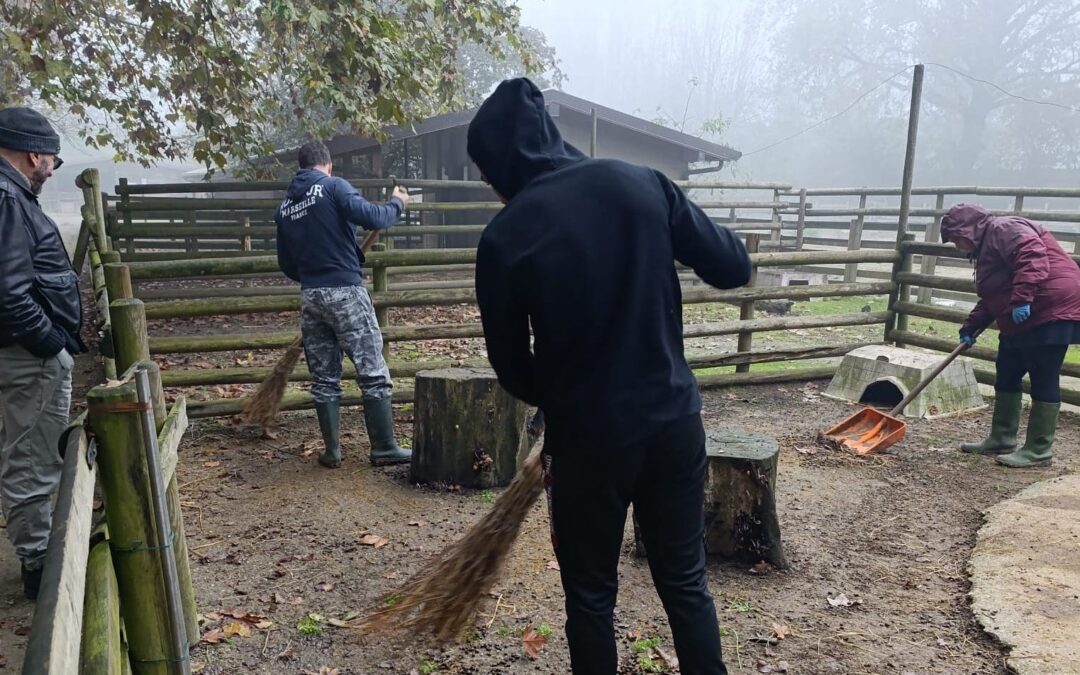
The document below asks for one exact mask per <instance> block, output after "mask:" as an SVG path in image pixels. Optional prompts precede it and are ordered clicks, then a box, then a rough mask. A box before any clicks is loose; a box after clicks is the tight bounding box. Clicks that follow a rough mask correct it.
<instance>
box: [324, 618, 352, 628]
mask: <svg viewBox="0 0 1080 675" xmlns="http://www.w3.org/2000/svg"><path fill="white" fill-rule="evenodd" d="M326 623H327V624H329V625H331V626H334V627H335V628H348V627H349V622H348V621H345V620H344V619H327V620H326Z"/></svg>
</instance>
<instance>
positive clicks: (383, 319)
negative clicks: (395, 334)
mask: <svg viewBox="0 0 1080 675" xmlns="http://www.w3.org/2000/svg"><path fill="white" fill-rule="evenodd" d="M371 250H373V251H383V250H386V245H385V244H383V243H382V242H381V241H380V242H376V243H375V244H373V245H372V246H371ZM389 288H390V277H389V275H388V274H387V267H386V265H382V264H379V263H375V265H374V266H373V267H372V268H371V290H372V291H374V292H376V293H381V292H383V291H387V290H389ZM375 319H376V320H377V321H378V322H379V330H384V329H385V328H386V327H387V326H389V325H390V308H389V307H376V308H375ZM383 358H384V359H387V358H390V343H389V342H386V341H385V340H384V341H383Z"/></svg>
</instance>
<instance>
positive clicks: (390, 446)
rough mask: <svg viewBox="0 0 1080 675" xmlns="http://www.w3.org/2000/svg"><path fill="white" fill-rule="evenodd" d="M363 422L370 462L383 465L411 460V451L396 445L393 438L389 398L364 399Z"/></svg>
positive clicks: (392, 413) (392, 417)
mask: <svg viewBox="0 0 1080 675" xmlns="http://www.w3.org/2000/svg"><path fill="white" fill-rule="evenodd" d="M364 424H365V425H367V433H368V441H370V443H371V463H372V464H374V465H375V466H384V465H386V464H404V463H406V462H409V461H411V460H412V451H411V450H406V449H404V448H400V447H398V444H397V441H396V440H394V409H393V408H392V407H391V405H390V399H389V398H365V399H364Z"/></svg>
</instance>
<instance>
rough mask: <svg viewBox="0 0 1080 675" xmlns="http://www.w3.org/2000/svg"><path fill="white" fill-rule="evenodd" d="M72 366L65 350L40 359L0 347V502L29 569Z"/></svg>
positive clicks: (37, 555) (44, 527)
mask: <svg viewBox="0 0 1080 675" xmlns="http://www.w3.org/2000/svg"><path fill="white" fill-rule="evenodd" d="M74 365H75V362H74V360H73V359H72V358H71V355H70V354H68V353H67V351H66V350H65V351H61V352H60V353H59V354H57V355H56V356H53V357H50V358H47V359H42V358H38V357H36V356H34V355H33V354H31V353H30V352H28V351H26V350H25V349H23V348H22V347H19V346H17V345H16V346H12V347H4V348H0V506H3V512H4V519H5V520H6V521H7V535H8V539H10V540H11V543H12V545H13V546H14V547H15V554H16V555H17V556H18V557H19V559H20V560H22V562H23V564H24V565H25V566H26V567H27V568H29V569H37V568H38V567H40V566H41V565H42V563H43V562H44V560H45V548H46V547H47V546H48V544H49V531H50V529H51V528H52V501H51V496H52V493H53V491H54V490H55V489H56V486H57V485H58V483H59V482H60V469H61V466H62V464H63V461H62V460H61V458H60V451H59V448H58V447H57V443H59V441H60V435H61V434H62V433H63V432H64V429H65V428H66V427H67V424H68V413H69V410H70V407H71V369H72V367H73V366H74Z"/></svg>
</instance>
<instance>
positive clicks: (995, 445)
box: [960, 391, 1023, 455]
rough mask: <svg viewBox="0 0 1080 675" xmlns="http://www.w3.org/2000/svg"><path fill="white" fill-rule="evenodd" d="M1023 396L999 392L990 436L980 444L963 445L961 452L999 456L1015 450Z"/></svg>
mask: <svg viewBox="0 0 1080 675" xmlns="http://www.w3.org/2000/svg"><path fill="white" fill-rule="evenodd" d="M1022 408H1023V394H1021V393H1019V392H1015V393H1014V392H1008V391H999V392H997V394H996V396H995V397H994V419H993V421H992V422H990V436H989V437H988V438H987V439H986V440H984V441H983V442H982V443H964V444H962V445H961V446H960V451H961V452H968V453H971V454H974V455H1000V454H1003V453H1006V452H1012V451H1013V450H1015V449H1016V432H1017V431H1019V429H1020V411H1021V410H1022Z"/></svg>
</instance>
